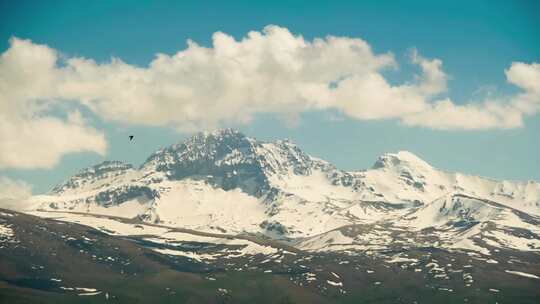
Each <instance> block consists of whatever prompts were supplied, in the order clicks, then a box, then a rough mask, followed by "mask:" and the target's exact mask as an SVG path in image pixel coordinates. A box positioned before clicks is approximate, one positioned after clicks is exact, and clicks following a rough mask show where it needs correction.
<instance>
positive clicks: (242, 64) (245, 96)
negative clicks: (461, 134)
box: [1, 26, 540, 152]
mask: <svg viewBox="0 0 540 304" xmlns="http://www.w3.org/2000/svg"><path fill="white" fill-rule="evenodd" d="M38 50H39V52H38ZM11 53H12V54H11ZM2 56H3V59H2V60H3V61H4V62H3V66H2V67H1V69H2V70H4V69H5V70H7V71H8V72H5V73H4V72H3V71H2V75H3V76H2V77H9V78H10V79H9V81H11V82H14V83H15V84H19V85H20V86H21V87H22V88H24V89H20V90H15V91H14V92H8V93H9V94H13V95H16V96H15V97H16V98H14V99H10V100H18V102H17V104H10V105H8V106H9V107H13V108H14V109H15V108H17V107H19V106H20V104H24V103H25V102H26V101H27V100H40V101H41V103H35V105H34V106H35V107H36V108H39V107H40V106H43V104H45V105H46V104H47V103H48V102H50V100H76V101H78V102H80V103H82V104H83V105H85V106H86V107H88V108H89V109H90V110H92V111H93V112H95V113H96V114H97V115H99V116H100V117H102V118H104V119H107V120H110V121H115V122H120V123H126V124H139V125H150V126H171V127H174V128H176V129H178V130H188V131H190V130H193V129H198V128H208V127H216V126H218V125H220V124H224V123H225V124H226V123H231V122H236V123H238V122H239V123H248V122H249V121H251V120H252V119H253V118H254V117H255V115H257V114H259V113H278V114H283V115H284V116H285V117H287V118H288V119H289V120H291V121H294V119H292V118H295V117H297V115H298V114H299V113H302V112H304V111H313V110H337V111H339V112H341V113H342V114H344V115H345V116H347V117H349V118H352V119H362V120H367V119H397V120H399V121H402V122H403V123H404V124H405V125H411V126H423V127H429V128H435V129H462V130H468V129H490V128H515V127H520V126H522V124H523V117H524V115H533V114H535V113H537V112H538V104H539V99H540V98H539V89H538V85H539V81H538V77H539V76H538V75H539V74H540V68H539V65H538V64H526V63H513V64H512V65H511V67H510V68H509V69H508V70H507V71H506V76H507V79H508V81H509V82H510V83H511V84H513V85H516V86H518V87H519V88H520V89H521V90H522V91H521V92H520V93H518V94H516V95H515V96H505V97H498V98H492V97H490V99H489V100H479V101H476V102H472V103H468V104H458V103H456V102H454V101H452V100H450V99H448V98H445V97H444V94H445V93H446V91H447V79H448V77H447V75H446V74H445V73H444V71H443V69H442V62H441V61H440V60H438V59H428V58H424V57H422V56H420V55H419V54H418V53H417V52H416V51H414V52H413V53H412V56H411V62H412V63H413V64H416V65H418V67H419V69H420V73H419V74H418V75H416V77H414V78H413V79H412V80H411V81H407V82H405V83H402V84H398V85H393V84H390V83H389V82H388V81H387V79H385V77H384V76H383V74H382V72H383V71H384V70H385V69H394V68H396V67H397V66H398V64H397V62H396V60H395V58H394V56H393V55H392V54H390V53H382V54H376V53H374V52H373V50H372V49H371V47H370V45H369V44H368V43H367V42H366V41H364V40H362V39H359V38H348V37H333V36H328V37H325V38H315V39H313V40H306V39H304V38H303V37H302V36H300V35H294V34H292V33H291V32H290V31H289V30H287V29H286V28H283V27H278V26H267V27H265V28H264V29H263V30H262V31H260V32H258V31H252V32H249V33H248V34H247V35H246V36H245V37H243V38H242V39H240V40H236V39H234V38H233V37H232V36H230V35H227V34H225V33H221V32H217V33H215V34H214V35H213V37H212V45H211V47H203V46H200V45H198V44H197V43H195V42H193V41H188V47H187V48H186V49H184V50H181V51H179V52H177V53H176V54H173V55H166V54H157V55H156V57H155V59H154V60H153V61H152V62H150V64H149V65H148V66H147V67H139V66H134V65H130V64H127V63H125V62H123V61H122V60H121V59H117V58H113V59H112V60H111V61H110V62H106V63H97V62H95V61H93V60H92V59H88V58H80V57H72V58H67V59H65V60H59V58H58V54H57V52H55V51H54V50H52V49H50V48H48V47H46V46H41V45H36V44H33V43H32V42H30V41H27V40H20V39H16V38H14V39H12V41H11V47H10V49H9V50H8V51H6V53H4V54H3V55H2ZM20 70H23V71H22V72H20ZM25 71H26V72H25ZM12 74H13V75H12ZM4 75H5V76H4ZM10 87H13V86H12V85H10ZM23 100H25V102H22V101H23ZM26 108H27V107H26V106H25V109H26ZM12 110H13V109H10V111H12ZM15 111H16V110H15ZM35 111H38V109H36V110H35ZM32 113H35V112H32ZM25 121H26V122H30V119H26V120H25ZM60 123H61V124H63V126H64V127H66V128H69V130H70V132H73V133H77V134H79V135H82V134H86V136H87V137H88V138H93V139H94V141H95V142H100V139H99V138H98V137H99V136H98V135H99V134H97V133H96V132H95V130H93V129H91V128H90V127H88V126H86V125H84V124H79V125H76V124H74V123H73V122H71V121H62V122H60ZM66 132H67V131H66ZM81 138H82V137H81ZM60 146H62V145H60ZM92 146H95V143H93V144H92ZM98 146H99V145H98ZM100 147H101V148H94V150H93V151H96V152H102V151H103V150H104V145H102V146H100ZM62 148H63V149H67V148H66V147H64V146H62ZM69 149H71V151H75V150H76V149H82V150H84V149H90V147H89V146H85V145H84V143H83V142H75V143H74V146H72V147H69ZM69 149H68V150H69Z"/></svg>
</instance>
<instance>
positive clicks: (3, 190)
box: [0, 176, 32, 210]
mask: <svg viewBox="0 0 540 304" xmlns="http://www.w3.org/2000/svg"><path fill="white" fill-rule="evenodd" d="M31 195H32V187H31V186H30V185H29V184H27V183H26V182H24V181H20V180H13V179H10V178H7V177H5V176H0V208H6V209H14V210H22V209H24V208H25V207H26V206H28V205H29V203H28V202H27V201H26V199H27V198H29V197H30V196H31Z"/></svg>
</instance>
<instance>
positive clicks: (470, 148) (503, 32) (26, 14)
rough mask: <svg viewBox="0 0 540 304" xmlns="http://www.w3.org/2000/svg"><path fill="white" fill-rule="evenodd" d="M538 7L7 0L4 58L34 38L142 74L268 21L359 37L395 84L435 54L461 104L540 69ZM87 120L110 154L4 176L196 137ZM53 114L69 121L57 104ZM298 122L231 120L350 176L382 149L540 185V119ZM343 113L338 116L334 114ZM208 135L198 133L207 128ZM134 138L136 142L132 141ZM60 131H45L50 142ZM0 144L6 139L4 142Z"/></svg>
mask: <svg viewBox="0 0 540 304" xmlns="http://www.w3.org/2000/svg"><path fill="white" fill-rule="evenodd" d="M538 11H540V3H539V2H538V1H448V3H446V4H441V1H412V3H411V1H362V2H360V1H344V2H341V3H339V4H338V3H337V2H336V1H268V2H265V3H262V2H260V3H257V4H254V3H253V1H215V2H204V3H203V2H202V1H178V2H173V1H138V2H137V5H133V3H132V2H128V1H106V2H105V1H103V2H102V1H65V2H64V1H54V2H52V3H51V2H49V3H47V2H45V1H1V2H0V20H1V21H0V53H4V52H5V51H6V50H8V49H9V48H10V42H9V39H10V38H11V37H17V38H20V39H30V40H31V41H32V43H35V44H44V45H47V46H48V47H50V48H53V49H55V50H57V51H59V52H60V53H61V54H62V56H64V57H66V58H73V57H84V58H90V59H94V60H95V61H97V62H98V63H108V62H110V58H111V57H117V58H120V59H121V60H122V61H123V62H125V63H126V64H129V65H131V66H138V67H142V68H147V67H148V66H149V64H150V62H151V61H152V60H153V59H154V58H155V55H156V53H164V54H167V55H173V54H175V53H176V52H178V51H181V50H184V49H185V48H186V47H187V43H186V41H187V39H192V40H193V41H195V42H197V43H198V44H200V45H203V46H206V47H211V46H212V34H213V33H215V32H217V31H221V32H224V33H226V34H228V35H231V36H233V37H234V38H236V39H241V38H242V37H245V36H246V34H247V33H248V32H249V31H262V30H263V28H264V27H265V26H267V25H272V24H273V25H277V26H279V27H282V28H285V29H288V31H290V32H291V33H292V34H293V35H302V36H303V37H304V38H305V39H306V40H312V39H313V38H316V37H321V38H324V37H326V36H328V35H332V36H339V37H342V36H343V37H351V38H361V39H363V40H364V41H365V42H367V43H368V44H369V45H370V46H371V48H372V50H373V53H375V54H384V53H392V54H393V56H394V58H395V61H396V62H397V64H398V68H396V69H387V70H384V71H382V72H381V74H382V75H384V77H385V78H386V80H387V81H388V83H390V84H400V83H403V82H408V81H410V80H411V79H414V75H416V74H418V73H419V68H418V66H417V65H415V64H411V63H410V60H409V59H410V56H411V55H410V54H411V50H412V49H416V50H417V51H418V52H419V53H420V54H421V56H422V57H425V58H429V59H432V58H437V59H439V60H441V62H442V68H443V70H444V72H445V73H446V75H447V76H448V81H447V90H446V91H445V93H444V94H443V95H444V96H445V97H448V98H451V100H452V101H453V103H454V104H455V105H457V106H459V105H465V104H467V103H469V102H471V100H474V99H477V98H479V97H478V96H483V95H486V94H487V92H489V93H490V94H496V95H501V96H507V95H511V94H516V92H517V91H519V90H518V88H517V87H516V86H514V85H511V84H509V83H508V82H507V78H506V76H505V70H506V69H509V67H510V65H511V64H512V62H516V61H519V62H524V63H527V64H530V63H533V62H537V63H538V62H540V18H538V16H537V14H535V13H536V12H538ZM75 107H76V108H78V109H79V110H80V112H81V113H82V115H83V116H84V117H85V120H86V121H87V122H88V124H89V125H90V126H91V127H92V128H95V129H96V130H98V131H100V132H103V133H104V134H105V138H106V141H107V143H108V148H107V152H106V153H105V154H104V155H99V154H96V153H94V152H81V153H65V154H63V155H62V157H61V160H60V161H59V162H58V163H56V164H55V165H54V166H52V167H50V168H20V167H13V166H12V167H6V168H3V169H2V168H0V170H1V172H0V175H3V176H6V177H8V178H11V179H18V180H23V181H25V182H27V183H29V184H31V185H32V187H33V191H34V192H35V193H42V192H46V191H48V190H49V189H50V188H51V187H52V186H53V185H54V184H56V183H58V182H61V181H62V180H64V179H65V178H66V177H68V176H69V175H71V174H73V173H75V172H76V171H78V170H79V169H81V168H83V167H86V166H89V165H92V164H94V163H97V162H99V161H102V160H105V159H116V160H124V161H128V162H131V163H134V164H136V165H139V164H140V163H141V162H143V161H144V159H145V158H146V157H147V156H148V155H149V154H150V153H151V152H153V151H154V150H156V149H158V148H159V147H160V146H165V145H169V144H172V143H174V142H177V141H180V140H182V139H183V138H185V137H186V136H188V135H189V134H188V133H186V132H178V131H177V130H175V128H171V127H170V126H168V125H164V126H149V125H148V124H144V123H137V122H133V121H132V122H119V121H118V120H114V119H110V118H108V117H107V116H106V115H105V116H104V115H102V114H103V113H96V112H95V111H91V110H89V109H87V108H85V107H83V106H75ZM51 113H52V114H51V115H54V116H62V115H65V113H63V112H62V108H61V107H60V109H58V108H53V109H52V110H51ZM299 117H300V119H299V121H298V122H297V123H295V124H293V125H291V124H288V123H285V122H284V120H283V118H282V116H280V115H276V114H273V113H271V112H269V113H266V112H264V111H263V112H260V113H256V114H255V115H254V118H253V119H252V120H251V121H250V122H248V123H243V124H237V123H233V122H232V121H226V122H224V123H222V124H221V125H223V126H232V127H236V128H238V129H240V130H241V131H243V132H244V133H246V134H247V135H250V136H254V137H257V138H260V139H264V140H272V139H278V138H290V139H292V140H293V141H295V142H296V143H297V144H298V145H299V146H300V147H302V148H304V149H305V150H306V151H307V152H308V153H310V154H312V155H315V156H318V157H320V158H323V159H326V160H328V161H331V162H333V163H334V164H336V165H337V166H338V167H340V168H343V169H361V168H367V167H370V166H371V165H372V164H373V162H374V161H375V160H376V158H377V156H378V155H380V154H382V153H384V152H395V151H398V150H409V151H411V152H413V153H415V154H417V155H419V156H420V157H421V158H423V159H425V160H426V161H428V162H429V163H431V164H432V165H434V166H436V167H440V168H443V169H446V170H450V171H461V172H466V173H472V174H478V175H483V176H489V177H494V178H498V179H518V180H529V179H533V180H540V156H539V155H540V140H539V139H540V136H539V135H538V132H539V131H540V115H538V114H537V113H534V114H531V115H524V117H523V120H524V121H523V126H521V127H512V128H506V129H505V128H503V129H501V128H487V129H480V130H477V129H474V130H462V129H451V130H440V129H436V128H431V127H425V126H420V125H405V124H404V123H403V122H402V121H400V119H394V118H384V119H376V120H365V119H355V118H354V117H351V116H350V115H341V114H340V113H339V109H338V110H335V109H327V110H322V111H321V110H306V111H302V112H301V113H299ZM335 117H337V119H336V118H335ZM201 128H202V127H201ZM129 134H134V135H135V136H136V140H135V141H134V142H131V143H130V142H128V141H127V135H129ZM55 135H56V134H44V136H52V137H54V136H55ZM0 144H1V143H0Z"/></svg>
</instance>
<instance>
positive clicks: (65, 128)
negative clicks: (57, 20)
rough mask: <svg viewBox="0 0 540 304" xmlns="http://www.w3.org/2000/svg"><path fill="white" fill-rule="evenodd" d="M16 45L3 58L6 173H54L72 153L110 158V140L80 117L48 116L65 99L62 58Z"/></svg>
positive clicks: (0, 117)
mask: <svg viewBox="0 0 540 304" xmlns="http://www.w3.org/2000/svg"><path fill="white" fill-rule="evenodd" d="M10 43H11V47H10V48H9V49H8V50H7V51H6V52H4V53H3V54H2V55H1V56H0V147H1V148H0V168H50V167H52V166H54V165H55V164H57V163H58V161H59V160H60V158H61V157H62V156H63V155H65V154H66V153H72V152H82V151H93V152H97V153H100V154H104V153H105V150H106V147H107V144H106V141H105V137H104V135H103V134H102V133H100V132H98V131H97V130H96V129H94V128H92V127H90V126H88V125H87V124H86V123H85V122H84V120H83V119H82V117H81V115H80V113H78V112H76V111H75V112H71V113H68V119H60V118H58V117H54V116H51V115H47V114H46V113H47V111H48V110H50V108H51V107H52V106H53V105H54V104H55V103H57V102H58V99H57V98H58V97H59V96H61V94H58V92H57V89H58V85H59V82H60V81H61V75H60V74H61V73H60V72H61V69H59V68H58V67H57V65H56V64H57V56H58V55H57V53H56V52H55V51H54V50H52V49H50V48H48V47H46V46H42V45H36V44H33V43H31V42H30V41H28V40H19V39H16V38H14V39H12V40H11V41H10Z"/></svg>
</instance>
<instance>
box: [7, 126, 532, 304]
mask: <svg viewBox="0 0 540 304" xmlns="http://www.w3.org/2000/svg"><path fill="white" fill-rule="evenodd" d="M25 205H28V206H30V207H29V208H28V209H27V210H25V211H24V212H25V213H27V214H30V215H32V217H28V218H26V217H27V216H30V215H22V214H17V215H9V214H8V212H7V211H5V212H4V213H0V253H5V254H4V255H3V256H2V259H4V258H6V259H8V258H9V260H10V261H11V260H13V259H14V257H12V253H13V255H14V256H25V257H26V256H27V255H28V256H27V260H29V261H31V260H34V258H32V254H33V253H29V252H26V251H24V252H23V253H21V252H19V251H17V250H19V249H17V248H19V245H20V244H21V242H26V241H27V240H28V239H30V240H33V238H31V237H30V236H29V235H28V234H29V231H34V230H35V229H41V228H35V227H34V226H33V225H34V224H32V222H35V223H36V224H35V225H37V226H36V227H45V228H43V229H44V230H43V231H44V232H47V231H49V232H50V231H53V232H54V233H52V232H51V233H52V235H54V236H55V237H56V238H60V239H54V240H53V241H51V242H62V240H64V241H66V240H71V241H73V242H75V243H77V244H79V245H80V246H82V247H80V248H79V247H77V248H79V250H83V251H84V252H86V253H84V254H86V255H89V256H90V257H92V256H94V255H95V256H99V254H98V253H99V252H98V253H96V252H92V251H91V250H90V251H89V249H91V248H93V247H91V246H90V245H91V244H88V242H89V241H87V240H86V238H90V239H93V238H94V237H90V236H88V235H87V234H85V235H82V234H81V235H74V236H69V235H68V234H67V231H63V230H62V229H61V228H59V226H57V223H60V224H59V225H62V224H63V225H66V224H69V225H84V226H86V227H91V229H93V230H92V231H94V232H93V235H100V237H103V238H107V241H106V242H109V241H108V240H109V239H110V238H113V239H118V240H119V241H122V242H123V241H129V242H130V244H132V245H130V246H135V248H134V249H133V250H130V252H131V253H123V255H122V254H121V255H120V256H124V257H126V256H130V255H131V254H133V252H145V254H144V255H145V256H146V257H151V260H152V261H153V262H150V261H147V260H144V259H143V260H141V259H140V258H137V259H139V260H140V261H142V262H141V263H150V264H152V263H155V262H156V261H158V264H160V265H161V266H159V267H158V266H155V265H154V264H152V265H154V266H152V267H154V268H151V269H155V267H158V268H159V269H163V268H162V267H164V265H165V266H166V267H169V268H171V269H173V270H174V271H179V270H178V269H180V271H188V272H190V273H197V276H203V274H201V273H213V272H219V273H221V274H222V280H221V281H220V283H219V284H221V285H220V286H229V287H230V288H233V290H234V289H236V290H237V291H236V294H237V295H242V297H243V296H246V297H247V295H246V294H245V290H243V291H238V289H239V287H238V286H244V285H245V284H248V283H247V282H248V281H249V280H250V279H249V276H251V275H253V276H255V277H256V278H257V280H260V282H267V283H264V284H267V285H265V286H266V287H260V288H262V289H264V290H268V289H276V288H277V289H279V287H276V286H275V285H273V284H274V283H276V284H277V282H281V281H280V280H281V279H283V278H285V282H292V283H293V285H294V286H296V287H294V288H298V290H297V291H298V294H296V293H295V294H294V295H291V296H292V297H293V298H295V299H297V302H302V301H307V300H305V299H308V298H310V299H311V300H312V301H313V302H317V301H319V302H321V303H326V302H330V303H332V302H340V301H342V300H343V301H345V302H346V301H349V300H347V298H348V297H352V299H357V300H362V301H368V302H369V301H378V302H381V301H382V302H384V301H386V302H388V303H395V302H400V301H401V302H405V303H413V302H414V301H418V300H420V299H426V298H429V299H432V301H431V302H440V301H442V300H449V301H450V302H463V301H469V300H470V301H473V302H474V301H476V302H494V301H499V302H505V301H510V302H523V303H527V302H530V303H534V302H535V300H534V299H536V298H537V296H538V293H537V291H536V289H537V288H536V287H535V286H537V284H538V280H540V183H538V182H534V181H527V182H512V181H497V180H493V179H488V178H484V177H480V176H472V175H466V174H461V173H453V172H446V171H443V170H440V169H437V168H434V167H433V166H431V165H430V164H429V163H427V162H425V161H424V160H422V159H420V158H419V157H418V156H416V155H414V154H412V153H410V152H406V151H400V152H397V153H388V154H384V155H381V156H380V157H379V158H378V159H377V160H375V162H374V165H373V166H372V167H371V168H370V169H367V170H360V171H345V170H341V169H339V168H337V167H336V166H334V165H332V164H331V163H329V162H327V161H324V160H321V159H319V158H316V157H314V156H311V155H309V154H307V153H305V152H303V151H302V150H301V149H300V148H299V147H298V146H297V145H295V144H294V143H292V142H291V141H289V140H278V141H274V142H264V141H259V140H256V139H254V138H251V137H248V136H245V135H244V134H242V133H240V132H238V131H236V130H232V129H222V130H217V131H214V132H203V133H198V134H196V135H194V136H192V137H191V138H188V139H187V140H185V141H183V142H181V143H178V144H174V145H171V146H169V147H167V148H164V149H161V150H159V151H156V152H155V153H153V154H152V155H150V156H149V157H148V159H147V160H146V161H145V162H144V163H143V164H141V165H140V166H139V167H135V166H133V165H130V164H126V163H123V162H120V161H106V162H103V163H100V164H97V165H95V166H92V167H90V168H86V169H83V170H81V171H80V172H79V173H78V174H75V175H74V176H72V177H70V178H68V179H67V180H66V181H65V182H63V183H62V184H60V185H57V186H55V187H54V188H53V189H52V191H51V192H50V193H48V194H47V195H39V196H34V197H32V198H31V199H30V200H29V202H27V204H25ZM6 214H7V215H6ZM35 216H38V217H35ZM17 219H25V220H26V219H28V220H27V221H25V223H26V224H24V225H26V226H28V227H29V228H24V229H22V230H21V229H16V228H17V227H19V226H18V224H17ZM2 225H3V226H2ZM24 225H23V226H24ZM30 227H32V228H31V229H30ZM51 227H54V229H53V228H51ZM70 227H71V226H70ZM74 227H75V226H74ZM76 227H79V226H76ZM58 229H60V230H62V232H59V231H57V230H58ZM77 229H79V228H77ZM89 229H90V228H89ZM32 233H34V232H32ZM39 233H42V232H39ZM47 233H48V232H47ZM48 237H52V236H48ZM71 238H72V239H71ZM104 241H105V239H104ZM92 244H94V243H92ZM24 246H26V248H29V247H31V246H32V245H30V244H26V245H24ZM89 246H90V247H89ZM85 248H86V249H85ZM100 248H101V247H100ZM99 250H104V249H99ZM6 252H7V253H6ZM108 256H109V257H112V258H113V259H116V258H115V257H114V256H113V255H108ZM137 256H138V255H137ZM102 258H104V259H107V257H105V256H104V257H102ZM133 259H135V258H133ZM45 260H47V258H46V257H43V256H40V261H45ZM17 261H18V260H17ZM14 263H15V262H14ZM17 263H21V262H20V261H19V262H16V263H15V264H17ZM40 263H44V262H40ZM111 263H113V264H114V265H116V266H115V267H117V268H115V269H116V270H118V269H120V270H121V271H124V270H123V268H122V267H123V266H122V265H123V264H121V265H120V264H118V263H120V262H118V263H117V262H113V261H111ZM122 263H123V262H122ZM129 263H131V262H129ZM117 264H118V265H117ZM0 265H1V264H0ZM39 265H41V264H39ZM55 265H56V264H55ZM180 266H181V267H180ZM10 267H11V266H10ZM55 267H56V266H55ZM57 267H60V269H63V268H62V267H64V266H57ZM84 267H89V266H84ZM118 267H119V268H118ZM178 267H180V268H178ZM5 269H7V270H3V269H2V267H0V296H1V295H2V290H1V286H2V285H1V281H2V279H1V275H2V273H6V271H7V273H10V272H9V271H11V270H9V269H12V268H9V267H8V268H5ZM54 269H57V268H54ZM55 271H57V270H55ZM58 271H60V270H58ZM152 271H153V270H150V273H147V274H148V276H145V279H144V280H143V279H141V280H143V281H145V282H146V280H149V281H148V282H150V283H149V284H151V285H152V284H156V282H155V281H154V280H153V279H152V276H151V273H152ZM156 271H157V270H156ZM159 271H164V270H159ZM140 273H141V274H142V273H143V272H140ZM144 273H146V272H144ZM246 274H247V277H245V276H244V275H246ZM25 275H26V276H31V274H30V273H28V274H25ZM261 275H263V276H261ZM264 275H272V276H275V278H274V279H272V280H271V282H273V283H268V282H269V281H267V279H263V278H265V277H264ZM7 277H9V275H8V276H7ZM23 277H25V276H23ZM209 277H210V279H208V276H207V277H200V278H199V279H197V280H214V279H215V277H214V276H209ZM25 278H26V277H25ZM231 278H235V279H232V281H234V280H241V282H243V283H241V284H240V283H239V285H235V284H232V282H230V280H231ZM392 278H394V279H395V278H399V279H400V280H401V282H406V283H400V284H394V283H392V282H393V280H392ZM74 280H75V279H74ZM103 280H105V281H108V280H109V279H108V278H104V279H103ZM141 282H142V281H139V282H138V283H133V284H135V285H136V284H140V283H141ZM225 282H228V283H225ZM9 284H11V285H9ZM13 284H15V283H13V282H11V283H9V282H8V285H9V286H12V285H13ZM73 284H75V283H73ZM73 284H72V285H73ZM160 284H161V283H160ZM160 284H157V285H155V286H157V287H156V288H158V289H159V288H161V289H160V290H162V289H163V286H162V285H160ZM231 284H232V285H231ZM268 284H269V285H268ZM279 284H284V283H283V282H281V283H279ZM279 284H278V285H279ZM15 285H17V284H15ZM203 285H204V287H201V288H203V290H208V288H209V286H207V285H205V284H203ZM17 286H19V285H17ZM152 286H154V285H152ZM201 286H202V285H201ZM211 286H213V287H212V288H214V287H215V288H217V291H216V292H217V293H219V301H218V302H226V301H225V300H224V299H223V297H224V296H225V294H224V291H223V290H222V289H224V290H226V295H227V297H230V296H231V294H230V293H229V292H230V291H231V289H230V288H229V287H228V288H223V287H219V288H218V286H217V285H211ZM287 286H288V287H287V288H293V287H291V286H290V285H287ZM57 287H58V286H57ZM17 288H18V287H17ZM55 288H56V287H55ZM101 288H102V289H103V288H104V287H101ZM167 288H169V287H167ZM294 288H293V289H294ZM381 288H382V289H381ZM385 288H391V289H392V290H395V291H396V293H390V294H388V295H387V296H385V297H384V298H381V294H382V293H384V292H382V291H383V290H388V289H385ZM53 289H54V288H53ZM57 289H58V288H56V289H54V290H53V292H57ZM293 289H291V290H293ZM409 289H410V290H412V291H414V292H409ZM295 290H296V289H295ZM454 291H456V293H455V294H452V295H449V293H453V292H454ZM112 292H114V293H117V294H123V295H124V296H125V294H124V292H125V290H114V291H111V293H112ZM184 292H187V291H185V290H184ZM198 292H199V291H198ZM201 292H202V291H201ZM295 292H296V291H295ZM197 294H198V293H197ZM203 294H204V295H203ZM233 295H234V293H233ZM299 295H301V296H299ZM420 295H422V297H420V298H419V296H420ZM198 296H200V297H206V296H208V295H207V294H205V293H204V292H202V294H198ZM227 297H226V298H227ZM306 297H307V298H306ZM128 299H129V297H128ZM205 299H206V300H204V301H206V302H212V301H210V300H207V298H205ZM235 299H236V301H238V302H242V301H243V300H239V299H238V298H235ZM241 299H244V300H245V302H249V300H247V298H241ZM250 299H251V300H252V301H259V302H260V301H262V300H261V299H258V300H253V299H252V298H250ZM268 299H274V298H273V297H270V296H269V297H268V298H267V299H266V300H268ZM298 299H299V300H298ZM284 301H285V303H286V302H287V301H286V300H284ZM23 302H24V301H23ZM270 302H272V301H271V300H270ZM428 302H430V301H428Z"/></svg>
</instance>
